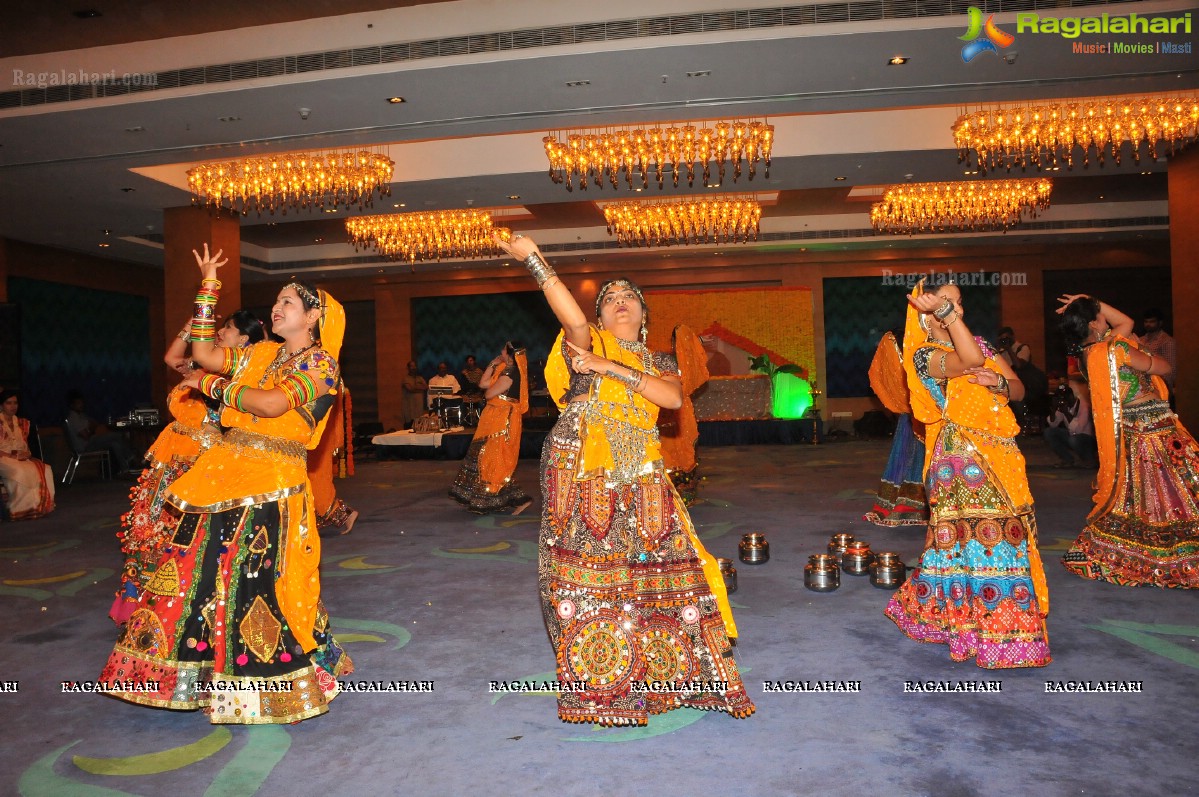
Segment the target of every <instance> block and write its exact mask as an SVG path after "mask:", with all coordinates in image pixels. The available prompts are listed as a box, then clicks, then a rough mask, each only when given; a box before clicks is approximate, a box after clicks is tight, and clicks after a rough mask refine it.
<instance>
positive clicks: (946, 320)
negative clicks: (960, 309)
mask: <svg viewBox="0 0 1199 797" xmlns="http://www.w3.org/2000/svg"><path fill="white" fill-rule="evenodd" d="M950 316H953V318H950ZM933 318H935V319H937V320H938V321H940V322H941V326H942V327H948V326H949V325H950V324H952V323H953V322H954V321H957V320H958V315H957V313H955V312H954V310H953V302H951V301H949V300H948V299H946V300H945V304H943V305H941V306H940V307H938V308H937V309H936V310H933Z"/></svg>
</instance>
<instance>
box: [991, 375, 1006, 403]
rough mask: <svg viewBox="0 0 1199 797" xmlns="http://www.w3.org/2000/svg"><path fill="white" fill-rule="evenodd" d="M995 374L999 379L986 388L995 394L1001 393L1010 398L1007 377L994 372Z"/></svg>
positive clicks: (999, 394)
mask: <svg viewBox="0 0 1199 797" xmlns="http://www.w3.org/2000/svg"><path fill="white" fill-rule="evenodd" d="M995 376H996V377H998V379H999V381H998V382H996V383H995V384H994V385H991V386H990V387H988V388H987V390H989V391H991V392H992V393H994V394H995V395H997V396H1001V395H1002V396H1007V397H1008V398H1011V396H1012V386H1011V385H1009V384H1008V381H1007V377H1006V376H1004V375H1003V374H995Z"/></svg>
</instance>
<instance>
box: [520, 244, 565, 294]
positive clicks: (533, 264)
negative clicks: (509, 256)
mask: <svg viewBox="0 0 1199 797" xmlns="http://www.w3.org/2000/svg"><path fill="white" fill-rule="evenodd" d="M525 268H527V269H528V270H529V273H530V274H532V275H533V279H535V280H537V287H538V288H540V287H541V286H542V285H544V284H545V282H546V280H548V279H549V278H550V277H556V276H558V275H557V273H556V272H555V271H554V270H553V269H552V268H551V267H550V264H549V263H547V262H545V261H544V260H542V259H541V255H539V254H537V253H536V252H533V253H531V254H530V255H529V256H528V257H526V258H525Z"/></svg>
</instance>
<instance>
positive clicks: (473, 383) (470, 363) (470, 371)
mask: <svg viewBox="0 0 1199 797" xmlns="http://www.w3.org/2000/svg"><path fill="white" fill-rule="evenodd" d="M482 378H483V369H482V368H480V367H479V366H478V365H477V364H476V363H475V357H474V355H473V354H469V355H467V357H466V367H465V368H463V369H462V392H463V393H472V394H473V393H482V392H483V389H482V388H480V387H479V380H480V379H482Z"/></svg>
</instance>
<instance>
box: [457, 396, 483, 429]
mask: <svg viewBox="0 0 1199 797" xmlns="http://www.w3.org/2000/svg"><path fill="white" fill-rule="evenodd" d="M486 403H487V402H486V401H484V400H483V398H482V397H481V396H476V397H473V398H468V399H463V400H462V423H464V424H465V425H467V426H478V425H479V419H480V418H482V417H483V406H484V405H485V404H486Z"/></svg>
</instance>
